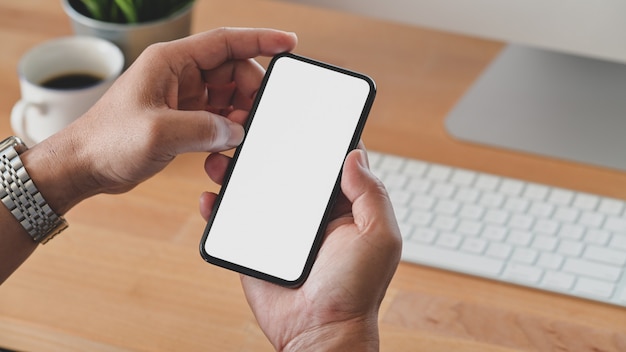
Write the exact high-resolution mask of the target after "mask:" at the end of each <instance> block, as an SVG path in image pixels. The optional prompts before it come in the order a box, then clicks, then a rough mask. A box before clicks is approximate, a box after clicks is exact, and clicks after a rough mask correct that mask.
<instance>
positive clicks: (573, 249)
mask: <svg viewBox="0 0 626 352" xmlns="http://www.w3.org/2000/svg"><path fill="white" fill-rule="evenodd" d="M584 248H585V246H584V245H583V244H582V243H580V242H576V241H570V240H562V241H561V243H560V244H559V248H558V249H557V252H558V253H560V254H563V255H567V256H570V257H577V256H579V255H581V254H582V252H583V249H584Z"/></svg>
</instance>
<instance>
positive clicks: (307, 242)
mask: <svg viewBox="0 0 626 352" xmlns="http://www.w3.org/2000/svg"><path fill="white" fill-rule="evenodd" d="M375 94H376V87H375V84H374V81H373V80H372V79H370V78H369V77H367V76H365V75H363V74H360V73H356V72H352V71H349V70H346V69H343V68H339V67H336V66H333V65H330V64H326V63H322V62H319V61H316V60H313V59H310V58H305V57H302V56H299V55H295V54H292V53H284V54H279V55H277V56H275V57H274V58H272V60H271V62H270V63H269V65H268V69H267V72H266V74H265V76H264V79H263V81H262V83H261V87H260V90H259V92H258V93H257V96H256V98H255V102H254V104H253V108H252V109H251V111H250V115H249V118H248V120H247V123H246V126H244V128H245V130H246V135H245V137H244V140H243V142H242V143H241V145H240V146H239V147H238V148H237V149H236V150H235V153H234V155H233V160H232V162H231V164H230V167H229V169H228V170H227V173H226V177H225V179H224V182H223V184H222V188H221V189H220V192H219V195H218V198H217V200H216V203H215V206H214V209H213V212H212V214H211V217H210V218H209V221H208V223H207V226H206V229H205V231H204V235H203V237H202V241H201V243H200V253H201V255H202V257H203V258H204V259H205V260H206V261H208V262H209V263H212V264H215V265H218V266H221V267H224V268H227V269H230V270H234V271H237V272H239V273H243V274H246V275H249V276H253V277H256V278H260V279H263V280H267V281H270V282H273V283H276V284H279V285H282V286H288V287H297V286H300V285H301V284H302V283H303V282H304V281H305V280H306V278H307V276H308V274H309V272H310V270H311V267H312V265H313V262H314V260H315V257H316V255H317V252H318V249H319V247H320V245H321V241H322V238H323V236H324V232H325V227H326V221H327V220H328V216H329V213H330V211H331V210H332V206H333V200H334V198H335V196H336V194H337V192H338V190H339V180H340V176H341V169H342V166H343V162H344V159H345V157H346V155H347V154H348V152H349V151H350V150H352V149H354V148H356V146H357V144H358V142H359V140H360V136H361V132H362V130H363V128H364V125H365V121H366V119H367V115H368V113H369V111H370V108H371V106H372V104H373V101H374V96H375Z"/></svg>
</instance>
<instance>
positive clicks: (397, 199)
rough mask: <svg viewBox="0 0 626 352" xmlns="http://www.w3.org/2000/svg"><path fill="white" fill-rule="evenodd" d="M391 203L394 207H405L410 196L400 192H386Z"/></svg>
mask: <svg viewBox="0 0 626 352" xmlns="http://www.w3.org/2000/svg"><path fill="white" fill-rule="evenodd" d="M387 192H388V193H389V198H390V199H391V203H392V204H393V205H394V206H395V205H401V206H402V205H406V204H408V203H409V200H411V194H410V193H407V192H403V191H400V190H389V189H388V190H387Z"/></svg>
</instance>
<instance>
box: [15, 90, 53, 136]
mask: <svg viewBox="0 0 626 352" xmlns="http://www.w3.org/2000/svg"><path fill="white" fill-rule="evenodd" d="M30 108H33V109H37V110H39V112H40V113H41V114H45V113H46V106H45V105H44V104H43V103H33V102H30V101H26V100H23V99H22V100H20V101H18V102H17V103H15V105H14V106H13V110H11V128H13V131H14V132H15V134H16V135H18V136H19V137H22V138H24V139H25V140H26V141H32V138H31V137H30V136H29V135H28V133H27V132H26V130H27V128H26V125H27V124H26V112H27V111H28V109H30Z"/></svg>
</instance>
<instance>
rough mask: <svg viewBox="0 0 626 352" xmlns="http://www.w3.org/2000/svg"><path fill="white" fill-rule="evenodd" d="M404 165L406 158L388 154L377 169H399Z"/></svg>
mask: <svg viewBox="0 0 626 352" xmlns="http://www.w3.org/2000/svg"><path fill="white" fill-rule="evenodd" d="M403 165H404V159H403V158H400V157H396V156H386V157H385V158H383V159H382V160H381V161H380V163H379V164H378V165H376V169H378V170H382V171H399V170H400V169H401V168H402V166H403Z"/></svg>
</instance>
